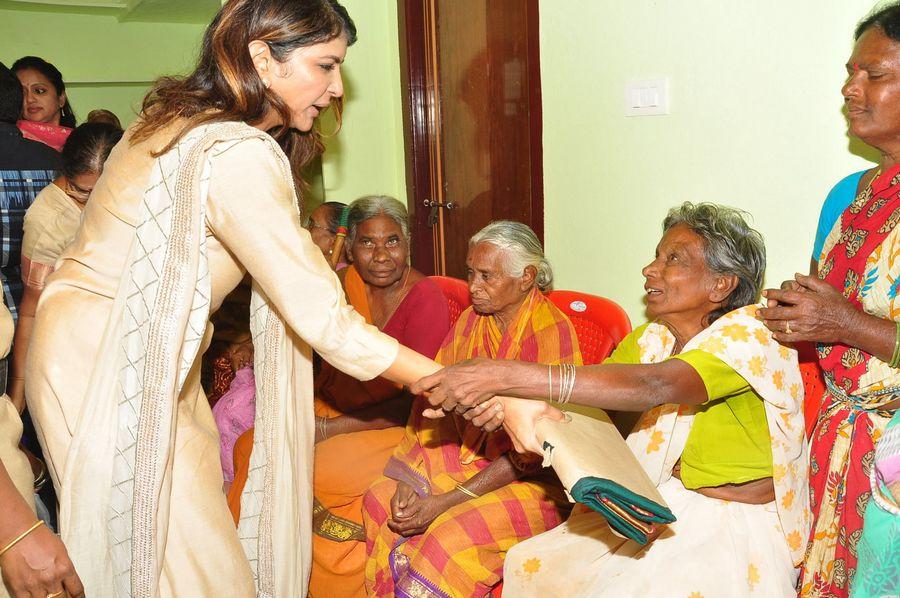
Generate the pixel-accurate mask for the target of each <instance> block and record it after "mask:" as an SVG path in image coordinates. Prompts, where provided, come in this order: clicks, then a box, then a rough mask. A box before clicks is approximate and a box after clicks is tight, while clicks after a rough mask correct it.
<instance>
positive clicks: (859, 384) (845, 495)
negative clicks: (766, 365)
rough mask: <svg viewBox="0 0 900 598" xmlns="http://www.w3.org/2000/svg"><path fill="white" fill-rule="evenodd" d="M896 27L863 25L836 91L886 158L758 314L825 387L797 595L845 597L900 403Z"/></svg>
mask: <svg viewBox="0 0 900 598" xmlns="http://www.w3.org/2000/svg"><path fill="white" fill-rule="evenodd" d="M898 27H900V7H898V6H896V5H894V6H889V7H887V8H885V9H883V10H881V11H879V12H877V13H875V14H873V15H872V16H870V17H869V18H867V19H865V20H864V21H863V22H862V23H860V25H859V26H858V27H857V30H856V45H855V47H854V50H853V55H852V56H851V58H850V60H849V61H848V63H847V68H848V73H849V78H848V80H847V82H846V84H845V85H844V88H843V90H842V92H843V95H844V98H845V101H846V102H847V108H848V115H849V128H850V133H851V134H852V135H854V136H856V137H858V138H860V139H861V140H862V141H864V142H866V143H868V144H869V145H871V146H873V147H875V148H877V149H879V150H880V151H881V152H882V155H883V159H882V162H881V164H880V166H879V167H878V168H876V169H872V170H871V171H869V172H867V173H865V174H863V176H862V177H861V179H859V183H858V186H857V193H856V195H855V196H854V197H852V198H850V197H848V198H847V199H846V200H845V201H843V202H841V204H842V205H833V204H834V202H835V201H836V200H835V198H834V196H835V194H834V193H833V194H832V196H830V197H829V200H827V201H826V205H825V207H824V208H823V210H822V217H821V219H820V222H819V229H820V230H821V231H822V235H820V236H824V235H827V236H825V238H824V245H823V247H822V249H821V251H820V253H819V254H818V255H817V256H814V258H815V259H814V261H813V264H812V269H811V270H812V271H811V274H812V275H811V276H802V275H799V274H798V275H797V277H796V280H793V281H788V282H786V283H784V284H783V285H782V289H781V290H774V289H773V290H769V291H766V296H767V298H768V299H769V305H770V307H769V308H767V309H764V310H762V311H763V314H762V315H763V317H765V318H766V325H767V326H768V327H769V328H770V329H771V330H773V331H774V332H775V338H776V339H777V340H779V341H782V342H797V341H814V342H817V343H818V349H819V363H820V365H821V366H822V370H823V372H824V374H825V380H826V385H827V390H826V396H825V399H824V402H823V405H822V408H821V411H820V413H819V416H818V421H817V422H816V426H815V429H814V430H813V434H812V438H811V448H810V467H809V471H810V506H811V509H812V515H813V525H812V530H811V532H810V537H809V542H808V546H807V553H806V559H805V562H804V565H803V569H802V571H801V578H800V593H801V595H803V596H848V595H849V594H850V591H851V589H852V588H853V577H854V574H855V573H856V569H857V546H858V543H859V540H860V537H861V536H862V527H863V517H864V515H865V511H866V508H867V506H868V504H869V500H870V498H871V491H870V484H869V472H870V469H871V467H872V463H873V460H874V455H875V446H876V444H877V442H878V439H879V438H880V436H881V435H882V433H883V431H884V429H885V426H886V425H887V422H888V421H889V420H890V418H891V414H892V412H893V411H895V410H896V409H897V407H898V405H900V398H898V397H900V370H898V369H897V368H898V366H900V302H898V297H897V291H898V287H900V259H898V258H900V227H898V226H897V224H898V222H900V164H898V162H897V159H898V157H900V38H897V39H894V38H893V37H891V36H894V35H896V32H897V31H898V30H900V29H898ZM888 31H890V32H892V33H890V34H888V33H886V32H888ZM886 72H887V73H888V75H889V76H885V73H886ZM848 204H849V205H848ZM829 213H831V214H833V215H832V216H829Z"/></svg>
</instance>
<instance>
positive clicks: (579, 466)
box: [535, 410, 675, 545]
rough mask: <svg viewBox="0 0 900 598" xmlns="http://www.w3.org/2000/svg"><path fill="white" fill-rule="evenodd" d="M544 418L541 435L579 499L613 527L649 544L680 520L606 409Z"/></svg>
mask: <svg viewBox="0 0 900 598" xmlns="http://www.w3.org/2000/svg"><path fill="white" fill-rule="evenodd" d="M595 411H596V412H595V413H591V414H587V413H567V414H566V418H565V419H564V420H561V421H559V420H553V419H548V418H545V419H541V420H538V422H537V423H536V424H535V437H536V440H537V441H538V442H539V443H540V446H541V449H542V451H541V452H542V453H543V454H544V467H552V468H553V469H554V470H555V471H556V474H557V475H558V476H559V480H560V481H561V482H562V484H563V486H564V487H565V489H566V491H567V492H568V493H569V495H570V496H571V497H572V499H573V500H575V501H577V502H580V503H582V504H584V505H587V506H588V507H589V508H590V509H591V510H593V511H596V512H597V513H599V514H600V515H602V516H603V517H604V518H605V519H606V520H607V521H608V522H609V526H610V529H611V530H612V531H613V532H615V533H616V534H619V535H620V536H622V537H624V538H628V539H630V540H634V541H635V542H638V543H639V544H642V545H644V544H647V543H648V542H650V541H652V540H653V538H655V537H656V536H658V535H659V532H660V531H661V528H662V527H664V526H665V525H667V524H669V523H672V522H673V521H675V516H674V515H673V514H672V511H670V510H669V508H668V505H666V501H665V499H664V498H663V496H662V494H660V493H659V489H658V488H657V487H656V484H655V483H654V482H653V481H652V480H651V479H650V477H649V476H648V475H647V472H646V471H644V468H643V466H642V465H641V464H640V462H639V461H638V459H637V457H635V455H634V453H632V452H631V449H630V448H628V445H627V444H626V443H625V440H624V439H623V438H622V435H621V434H619V432H618V430H616V427H615V426H614V425H613V423H612V422H611V421H610V419H609V416H608V415H606V413H604V412H603V411H600V410H595Z"/></svg>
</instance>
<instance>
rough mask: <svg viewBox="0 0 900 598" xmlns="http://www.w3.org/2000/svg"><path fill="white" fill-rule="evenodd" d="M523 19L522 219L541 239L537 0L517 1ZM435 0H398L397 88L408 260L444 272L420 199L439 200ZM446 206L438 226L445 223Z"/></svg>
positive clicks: (426, 269) (422, 268) (429, 271)
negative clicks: (527, 117) (526, 187)
mask: <svg viewBox="0 0 900 598" xmlns="http://www.w3.org/2000/svg"><path fill="white" fill-rule="evenodd" d="M521 1H522V3H523V4H524V5H525V7H524V9H525V14H526V20H527V32H526V35H527V51H526V53H527V58H528V66H527V72H528V87H527V93H528V101H529V107H530V108H529V109H530V114H531V115H532V118H531V123H530V126H529V143H530V145H531V153H532V161H531V191H532V192H531V212H530V213H531V220H532V221H531V222H529V223H526V224H528V225H529V226H531V228H532V229H533V230H534V232H535V234H537V236H538V239H540V241H541V244H543V242H544V161H543V156H544V149H543V107H542V105H541V68H540V31H539V8H538V0H521ZM435 2H436V0H397V18H398V32H399V37H400V39H399V48H400V86H401V90H400V93H401V103H402V110H403V140H404V154H405V162H406V189H407V191H406V195H407V209H408V210H409V219H410V228H411V233H412V247H411V248H410V249H411V253H412V264H413V267H415V268H416V269H417V270H419V271H420V272H422V273H424V274H426V275H433V274H443V273H444V272H443V267H442V264H441V262H440V255H439V254H440V245H441V243H442V240H441V239H440V235H438V238H435V235H434V233H433V230H432V228H431V227H429V226H428V217H429V214H430V211H431V210H430V208H427V207H425V205H424V203H423V202H424V201H425V200H426V199H431V200H435V201H443V189H442V183H441V171H442V165H441V164H440V130H439V126H438V125H439V123H440V95H439V93H438V90H439V88H440V81H439V80H438V76H439V74H438V73H437V72H436V71H437V64H436V50H435V49H434V46H433V40H434V35H435V33H436V32H435V31H434V29H433V23H434V21H433V18H432V15H433V11H435V10H437V8H436V4H435ZM444 215H445V211H444V210H440V211H439V222H438V226H443V217H444Z"/></svg>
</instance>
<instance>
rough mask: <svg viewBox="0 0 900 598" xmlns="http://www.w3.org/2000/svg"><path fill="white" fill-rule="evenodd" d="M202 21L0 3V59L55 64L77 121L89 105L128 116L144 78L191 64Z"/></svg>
mask: <svg viewBox="0 0 900 598" xmlns="http://www.w3.org/2000/svg"><path fill="white" fill-rule="evenodd" d="M204 29H205V26H204V25H195V24H171V23H144V22H119V21H118V20H117V19H116V18H115V17H114V16H106V15H96V14H79V13H71V12H59V11H58V9H57V11H56V12H48V11H40V12H32V11H26V10H21V9H14V8H10V7H9V4H8V3H6V4H0V61H3V62H4V63H5V64H6V65H7V66H10V65H11V64H12V62H13V61H14V60H15V59H17V58H19V57H20V56H23V55H26V54H33V55H36V56H41V57H42V58H45V59H46V60H49V61H50V62H52V63H53V64H55V65H56V66H57V68H59V70H60V71H61V72H62V74H63V77H64V78H65V81H66V86H67V91H68V92H69V99H70V101H71V102H72V107H73V108H74V109H75V114H76V115H77V116H78V118H79V119H83V118H84V117H85V116H87V113H88V112H90V111H91V110H92V109H94V108H107V109H109V110H112V111H113V112H115V113H116V114H117V115H118V116H119V118H120V119H121V120H122V123H123V124H128V123H130V122H131V121H132V120H134V115H135V113H136V109H137V107H138V106H139V105H140V102H141V100H142V99H143V97H144V94H145V93H146V91H147V89H148V87H149V82H150V81H152V80H153V79H155V78H156V77H158V76H160V75H167V74H178V73H183V72H185V71H186V70H188V69H189V68H190V67H191V66H192V65H193V63H194V61H195V59H196V56H197V51H198V48H199V45H200V38H201V36H202V35H203V31H204Z"/></svg>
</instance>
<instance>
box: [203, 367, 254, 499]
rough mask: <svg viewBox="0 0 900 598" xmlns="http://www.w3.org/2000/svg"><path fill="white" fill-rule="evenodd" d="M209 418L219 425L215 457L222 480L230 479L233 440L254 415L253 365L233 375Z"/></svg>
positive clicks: (227, 480)
mask: <svg viewBox="0 0 900 598" xmlns="http://www.w3.org/2000/svg"><path fill="white" fill-rule="evenodd" d="M212 412H213V417H214V418H215V420H216V427H217V428H219V458H220V459H221V460H222V474H223V476H224V477H225V481H226V482H229V483H231V482H232V481H234V461H233V455H234V443H235V442H237V439H238V437H239V436H240V435H241V434H243V433H244V432H246V431H247V430H249V429H250V428H252V427H253V419H254V417H255V416H256V384H255V382H254V378H253V368H252V367H245V368H241V369H240V370H238V371H237V373H236V374H235V375H234V380H232V381H231V386H229V387H228V392H226V393H225V394H223V395H222V398H220V399H219V400H218V402H216V405H215V407H213V410H212Z"/></svg>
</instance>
